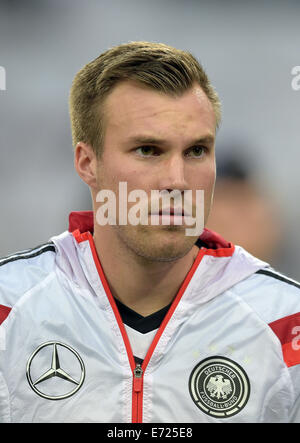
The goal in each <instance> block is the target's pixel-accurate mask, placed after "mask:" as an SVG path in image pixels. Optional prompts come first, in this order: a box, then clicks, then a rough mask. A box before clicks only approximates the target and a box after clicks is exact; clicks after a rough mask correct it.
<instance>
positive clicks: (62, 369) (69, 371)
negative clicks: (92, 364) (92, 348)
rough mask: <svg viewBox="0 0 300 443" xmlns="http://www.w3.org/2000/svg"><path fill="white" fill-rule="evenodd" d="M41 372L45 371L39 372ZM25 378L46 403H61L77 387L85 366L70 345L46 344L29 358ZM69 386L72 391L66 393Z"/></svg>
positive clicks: (76, 389)
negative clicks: (49, 401)
mask: <svg viewBox="0 0 300 443" xmlns="http://www.w3.org/2000/svg"><path fill="white" fill-rule="evenodd" d="M58 349H59V351H58ZM51 351H52V355H51ZM59 355H60V357H61V359H60V358H59ZM61 361H63V364H62V365H61ZM47 362H49V363H47ZM47 366H48V368H47ZM44 369H46V370H45V371H44V372H43V370H44ZM26 376H27V380H28V383H29V385H30V387H31V388H32V389H33V390H34V392H35V393H36V394H38V395H40V396H41V397H43V398H46V399H48V400H62V399H64V398H68V397H70V396H71V395H74V394H75V393H76V392H77V391H78V390H79V389H80V388H81V386H82V384H83V382H84V378H85V367H84V363H83V361H82V358H81V357H80V355H79V354H78V352H76V351H75V350H74V349H73V348H71V346H68V345H66V344H64V343H61V342H58V341H49V342H46V343H43V344H41V345H40V346H39V347H38V348H37V349H36V350H35V351H34V352H33V353H32V355H31V356H30V358H29V360H28V362H27V367H26ZM53 379H54V380H53ZM59 380H63V381H60V382H59ZM37 385H39V388H37ZM74 385H75V387H73V386H74ZM70 386H72V387H73V389H71V390H70Z"/></svg>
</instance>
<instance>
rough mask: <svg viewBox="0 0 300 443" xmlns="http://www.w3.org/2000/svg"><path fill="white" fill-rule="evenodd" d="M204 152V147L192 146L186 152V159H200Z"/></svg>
mask: <svg viewBox="0 0 300 443" xmlns="http://www.w3.org/2000/svg"><path fill="white" fill-rule="evenodd" d="M205 152H206V148H205V146H193V147H192V148H190V149H189V150H188V153H187V154H188V157H194V158H200V157H202V156H203V155H204V154H205Z"/></svg>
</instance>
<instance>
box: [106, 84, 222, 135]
mask: <svg viewBox="0 0 300 443" xmlns="http://www.w3.org/2000/svg"><path fill="white" fill-rule="evenodd" d="M104 115H105V126H106V132H111V131H114V132H115V131H118V133H126V134H128V135H130V134H131V133H134V132H135V131H136V130H140V129H142V130H147V131H148V132H149V131H155V132H163V133H164V134H165V133H167V132H168V131H171V132H172V131H174V130H175V129H176V132H177V133H178V132H179V131H185V130H187V129H188V130H189V131H194V130H195V131H198V132H200V133H201V132H204V133H205V134H206V133H211V135H214V133H215V127H216V118H215V113H214V109H213V106H212V104H211V102H210V101H209V99H208V97H207V96H206V94H205V93H204V91H203V90H202V89H201V87H200V86H199V85H197V84H195V85H193V87H191V88H190V89H189V90H187V91H185V92H184V93H183V94H181V95H179V96H176V97H174V96H171V95H167V94H164V93H161V92H158V91H155V90H153V89H150V88H147V87H144V86H143V85H140V84H138V83H135V82H132V81H124V82H122V83H119V84H118V85H117V86H116V87H115V88H114V89H113V91H112V92H111V93H110V95H109V96H108V97H107V99H106V102H105V111H104ZM200 135H201V134H200Z"/></svg>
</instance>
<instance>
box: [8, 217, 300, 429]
mask: <svg viewBox="0 0 300 443" xmlns="http://www.w3.org/2000/svg"><path fill="white" fill-rule="evenodd" d="M70 220H71V225H72V227H71V228H70V230H71V231H72V232H70V230H69V231H68V232H65V233H63V234H61V235H59V236H56V237H53V238H52V239H51V241H50V242H49V243H47V244H45V245H42V246H39V247H37V248H35V249H32V250H28V251H23V252H21V253H17V254H15V255H11V256H10V257H7V258H4V259H1V260H0V323H1V322H2V323H1V326H0V422H1V423H7V422H17V423H20V422H51V423H54V422H104V423H122V422H143V423H147V422H148V423H149V422H151V423H163V422H164V423H197V422H220V423H222V422H223V423H224V422H225V423H226V422H300V402H299V392H300V289H299V288H300V286H299V284H298V283H297V282H295V281H293V280H290V279H287V278H286V277H284V276H282V275H280V274H278V273H277V272H275V271H274V270H273V269H272V268H270V267H269V266H268V265H267V264H266V263H264V262H262V261H260V260H258V259H256V258H254V257H253V256H251V255H250V254H248V253H247V252H246V251H245V250H244V249H242V248H241V247H239V246H233V245H232V244H230V243H227V242H225V241H224V240H223V239H221V237H219V236H218V235H216V234H215V233H213V232H211V231H209V230H205V232H204V234H203V235H202V236H201V239H202V240H203V241H204V242H205V243H206V245H207V248H205V247H202V248H201V249H199V253H198V256H197V259H196V260H195V262H194V264H193V266H192V268H191V269H190V271H189V273H188V275H187V276H186V279H185V281H184V282H183V284H182V286H181V288H180V290H179V292H178V294H177V295H176V297H175V299H174V301H173V303H172V305H171V307H170V309H169V311H168V313H167V314H166V317H165V318H164V320H163V322H162V324H161V326H160V328H159V329H158V332H157V333H156V335H155V338H154V340H153V342H152V344H151V345H150V347H149V349H148V353H147V355H146V357H145V359H144V361H143V364H142V366H141V367H140V366H137V365H136V364H135V361H134V357H133V352H132V349H131V345H130V342H129V339H128V336H127V334H126V329H125V327H124V324H123V323H122V320H121V317H120V314H119V312H118V309H117V307H116V303H115V301H114V299H113V297H112V295H111V293H110V290H109V286H108V284H107V281H106V279H105V276H104V273H103V271H102V268H101V264H100V262H99V259H98V257H97V254H96V250H95V246H94V243H93V237H92V234H91V233H90V232H89V231H88V229H90V228H89V226H88V223H87V220H89V223H90V221H91V214H87V213H82V214H81V213H80V214H78V213H76V214H73V216H71V218H70ZM72 220H73V221H72ZM74 223H75V224H76V225H75V226H74ZM75 228H78V229H76V230H75ZM116 272H117V270H116ZM128 278H134V275H133V276H132V277H131V276H128Z"/></svg>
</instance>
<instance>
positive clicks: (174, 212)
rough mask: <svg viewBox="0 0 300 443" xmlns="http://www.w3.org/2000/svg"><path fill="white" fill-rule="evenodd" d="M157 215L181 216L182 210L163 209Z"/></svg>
mask: <svg viewBox="0 0 300 443" xmlns="http://www.w3.org/2000/svg"><path fill="white" fill-rule="evenodd" d="M159 215H182V216H184V210H183V209H182V208H164V209H161V210H160V211H159Z"/></svg>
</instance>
